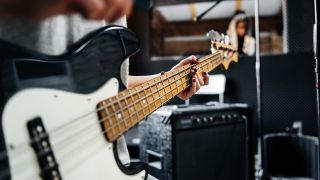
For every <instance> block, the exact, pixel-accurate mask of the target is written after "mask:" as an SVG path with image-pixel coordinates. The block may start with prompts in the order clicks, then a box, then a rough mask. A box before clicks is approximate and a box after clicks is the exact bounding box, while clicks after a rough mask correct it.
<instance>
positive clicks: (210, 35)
mask: <svg viewBox="0 0 320 180" xmlns="http://www.w3.org/2000/svg"><path fill="white" fill-rule="evenodd" d="M207 37H208V38H209V39H210V40H211V41H219V40H220V39H221V36H220V34H219V33H218V32H216V31H214V30H210V31H209V32H208V33H207Z"/></svg>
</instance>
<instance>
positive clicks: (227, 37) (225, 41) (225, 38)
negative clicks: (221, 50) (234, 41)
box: [224, 35, 230, 45]
mask: <svg viewBox="0 0 320 180" xmlns="http://www.w3.org/2000/svg"><path fill="white" fill-rule="evenodd" d="M224 43H225V44H226V45H230V37H229V36H227V35H226V36H224Z"/></svg>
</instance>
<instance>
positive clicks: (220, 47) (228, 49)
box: [207, 30, 238, 70]
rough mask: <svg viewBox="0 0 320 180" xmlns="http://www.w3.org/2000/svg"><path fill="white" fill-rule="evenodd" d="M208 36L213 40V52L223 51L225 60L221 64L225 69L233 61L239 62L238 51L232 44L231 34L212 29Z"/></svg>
mask: <svg viewBox="0 0 320 180" xmlns="http://www.w3.org/2000/svg"><path fill="white" fill-rule="evenodd" d="M207 37H208V38H209V39H210V40H211V49H210V50H211V53H212V54H214V53H216V52H220V53H222V55H223V58H224V60H223V62H222V63H221V64H222V65H223V67H224V69H225V70H227V69H228V68H229V65H230V63H231V62H232V61H233V62H238V52H237V50H236V49H234V48H233V47H232V46H231V44H230V38H229V36H226V35H224V34H219V33H218V32H216V31H214V30H211V31H209V32H208V33H207Z"/></svg>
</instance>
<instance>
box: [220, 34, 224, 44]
mask: <svg viewBox="0 0 320 180" xmlns="http://www.w3.org/2000/svg"><path fill="white" fill-rule="evenodd" d="M220 37H221V39H220V42H221V43H222V44H224V37H225V35H224V34H223V33H221V35H220Z"/></svg>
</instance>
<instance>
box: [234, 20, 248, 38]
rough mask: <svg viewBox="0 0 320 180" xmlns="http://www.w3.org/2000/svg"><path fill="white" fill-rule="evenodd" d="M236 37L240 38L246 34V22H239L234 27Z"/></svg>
mask: <svg viewBox="0 0 320 180" xmlns="http://www.w3.org/2000/svg"><path fill="white" fill-rule="evenodd" d="M236 31H237V35H238V36H240V37H244V36H245V35H246V33H247V22H246V21H239V22H238V23H237V27H236Z"/></svg>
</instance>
